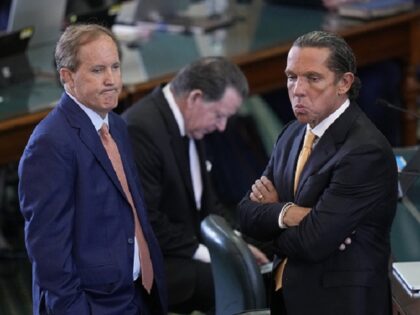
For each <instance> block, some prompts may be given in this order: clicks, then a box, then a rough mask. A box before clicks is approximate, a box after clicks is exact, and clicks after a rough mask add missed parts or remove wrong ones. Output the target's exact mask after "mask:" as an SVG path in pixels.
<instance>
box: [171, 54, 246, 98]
mask: <svg viewBox="0 0 420 315" xmlns="http://www.w3.org/2000/svg"><path fill="white" fill-rule="evenodd" d="M171 87H172V90H173V92H174V94H175V95H176V96H185V95H186V94H188V93H189V92H191V91H192V90H195V89H199V90H201V91H202V92H203V98H204V99H205V100H206V101H218V100H220V99H221V98H222V97H223V95H224V93H225V91H226V88H228V87H232V88H233V89H235V90H236V91H237V92H238V93H239V95H240V96H241V97H242V98H246V96H247V95H248V92H249V87H248V81H247V79H246V77H245V75H244V74H243V73H242V71H241V70H240V69H239V67H238V66H237V65H235V64H234V63H232V62H230V61H229V60H227V59H226V58H223V57H205V58H201V59H198V60H197V61H194V62H192V63H191V64H189V65H187V66H185V67H184V68H182V69H181V70H180V71H179V72H178V73H177V75H176V76H175V78H174V79H173V80H172V81H171Z"/></svg>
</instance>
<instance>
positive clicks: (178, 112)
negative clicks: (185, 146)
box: [162, 83, 185, 137]
mask: <svg viewBox="0 0 420 315" xmlns="http://www.w3.org/2000/svg"><path fill="white" fill-rule="evenodd" d="M162 92H163V95H164V96H165V99H166V101H167V102H168V104H169V108H170V109H171V111H172V114H173V115H174V117H175V120H176V123H177V125H178V128H179V133H180V134H181V137H183V136H185V124H184V117H183V116H182V113H181V110H180V109H179V107H178V105H177V103H176V102H175V98H174V95H173V94H172V91H171V88H170V84H169V83H168V84H167V85H165V86H164V88H163V89H162Z"/></svg>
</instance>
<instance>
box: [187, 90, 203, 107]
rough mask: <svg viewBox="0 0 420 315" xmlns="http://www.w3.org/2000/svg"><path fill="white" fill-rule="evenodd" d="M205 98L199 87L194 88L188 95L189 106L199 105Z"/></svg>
mask: <svg viewBox="0 0 420 315" xmlns="http://www.w3.org/2000/svg"><path fill="white" fill-rule="evenodd" d="M202 100H203V92H202V91H201V90H199V89H195V90H192V91H191V92H189V93H188V96H187V106H188V107H191V106H197V105H199V104H200V103H201V102H202Z"/></svg>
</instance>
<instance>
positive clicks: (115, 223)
mask: <svg viewBox="0 0 420 315" xmlns="http://www.w3.org/2000/svg"><path fill="white" fill-rule="evenodd" d="M109 124H110V133H111V134H112V136H113V138H114V140H115V142H116V143H117V145H118V148H119V151H120V154H121V158H122V161H123V165H124V169H125V173H126V176H127V181H128V185H129V187H130V190H131V193H132V197H133V200H134V204H135V206H136V209H137V214H138V217H139V219H140V224H141V225H142V228H143V231H144V234H145V238H146V239H147V242H148V245H149V249H150V254H151V258H152V261H153V267H154V275H155V282H154V287H153V290H152V300H153V301H154V303H153V304H154V305H155V306H157V308H156V309H155V310H154V313H153V314H155V313H157V314H165V313H166V288H165V283H164V279H163V265H162V264H163V262H162V257H161V252H160V249H159V247H158V243H157V241H156V239H155V236H154V234H153V231H152V228H151V226H150V224H149V221H148V216H147V212H146V209H145V205H144V203H143V196H142V192H141V189H140V186H139V185H140V184H139V179H138V177H137V170H136V166H135V164H134V161H133V158H132V152H131V149H130V146H129V140H128V134H127V131H126V127H125V125H124V123H123V122H122V120H121V119H120V118H119V117H118V116H117V115H116V114H115V113H113V112H110V113H109ZM19 177H20V183H19V198H20V204H21V211H22V213H23V215H24V217H25V237H26V247H27V250H28V254H29V258H30V260H31V262H32V266H33V303H34V314H42V313H43V310H44V311H45V312H46V313H48V314H50V313H51V314H71V315H74V314H77V315H85V314H95V315H96V314H97V315H108V314H109V315H111V314H113V315H122V314H127V315H129V314H130V315H131V314H132V315H134V314H138V313H139V311H140V310H141V309H143V307H144V306H143V305H142V303H145V302H144V301H143V302H142V301H138V300H136V298H135V296H136V295H135V285H134V283H133V254H134V223H133V218H132V211H131V208H130V205H129V203H128V201H127V199H126V198H125V195H124V193H123V190H122V187H121V185H120V183H119V181H118V178H117V175H116V173H115V171H114V169H113V168H112V165H111V162H110V160H109V158H108V156H107V154H106V151H105V149H104V147H103V146H102V143H101V140H100V138H99V135H98V133H97V131H96V130H95V128H94V126H93V124H92V122H91V121H90V119H89V118H88V116H87V115H86V114H85V113H84V112H83V111H82V110H81V109H80V107H79V106H77V104H75V103H74V102H73V101H72V100H71V99H70V98H69V97H68V95H67V94H65V93H64V94H63V96H62V98H61V100H60V102H59V104H58V105H57V106H56V108H54V109H53V110H52V111H51V113H50V114H49V115H48V116H47V117H46V118H45V119H44V120H43V121H42V122H41V123H40V124H39V125H38V126H37V127H36V129H35V130H34V132H33V134H32V135H31V137H30V140H29V142H28V144H27V146H26V148H25V151H24V154H23V156H22V159H21V162H20V165H19Z"/></svg>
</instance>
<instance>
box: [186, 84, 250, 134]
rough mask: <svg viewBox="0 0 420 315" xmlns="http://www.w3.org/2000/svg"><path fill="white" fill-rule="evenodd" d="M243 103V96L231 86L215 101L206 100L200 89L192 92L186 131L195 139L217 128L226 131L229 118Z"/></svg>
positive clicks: (187, 110) (188, 103) (188, 98)
mask: <svg viewBox="0 0 420 315" xmlns="http://www.w3.org/2000/svg"><path fill="white" fill-rule="evenodd" d="M241 103H242V97H241V96H240V95H239V94H238V92H237V91H236V90H235V89H233V88H231V87H228V88H227V89H226V91H225V94H224V95H223V97H222V99H221V100H219V101H215V102H206V101H204V99H203V94H202V92H201V91H200V90H194V91H192V92H190V94H189V95H188V97H187V108H186V111H185V112H184V120H185V130H186V133H187V134H188V135H189V136H190V137H192V138H194V139H202V138H203V137H204V136H205V135H206V134H209V133H211V132H213V131H215V130H218V131H224V130H225V128H226V123H227V120H228V118H229V117H231V116H232V115H233V114H235V113H236V112H237V110H238V109H239V107H240V106H241Z"/></svg>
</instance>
